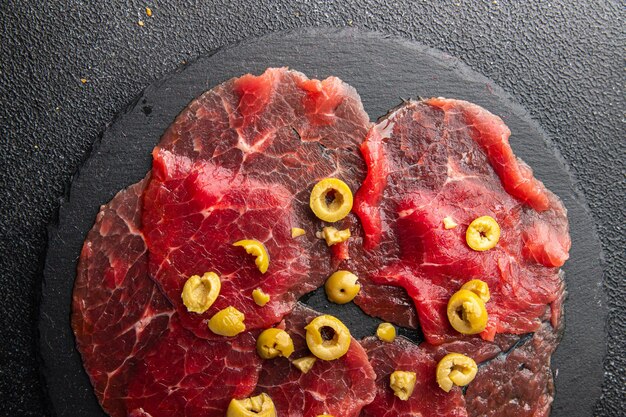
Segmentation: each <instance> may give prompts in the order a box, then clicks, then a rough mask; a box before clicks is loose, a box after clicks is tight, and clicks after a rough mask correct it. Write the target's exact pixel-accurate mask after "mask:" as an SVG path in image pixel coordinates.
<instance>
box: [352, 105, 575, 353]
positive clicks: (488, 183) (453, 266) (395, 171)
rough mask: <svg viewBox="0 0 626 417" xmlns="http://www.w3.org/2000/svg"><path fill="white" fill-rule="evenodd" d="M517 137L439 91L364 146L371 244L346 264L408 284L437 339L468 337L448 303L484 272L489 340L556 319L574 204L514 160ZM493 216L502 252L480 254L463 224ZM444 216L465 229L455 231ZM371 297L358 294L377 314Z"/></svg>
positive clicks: (375, 278)
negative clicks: (512, 140) (453, 321)
mask: <svg viewBox="0 0 626 417" xmlns="http://www.w3.org/2000/svg"><path fill="white" fill-rule="evenodd" d="M509 135H510V132H509V130H508V128H507V127H506V126H505V125H504V123H503V122H502V120H500V119H499V118H498V117H496V116H494V115H492V114H491V113H489V112H487V111H486V110H484V109H482V108H480V107H478V106H476V105H473V104H470V103H467V102H463V101H458V100H446V99H430V100H427V101H425V102H408V103H406V104H404V105H403V106H401V107H399V108H398V109H396V110H395V111H393V112H391V113H390V114H389V115H388V116H387V117H386V118H385V119H383V120H382V121H380V122H379V123H378V124H377V125H376V126H375V127H373V128H372V129H371V131H370V132H369V134H368V137H367V139H366V141H365V143H364V144H363V146H362V151H363V153H364V155H365V159H366V161H367V163H368V175H367V178H366V180H365V182H364V184H363V186H362V187H361V189H360V190H359V191H358V193H357V195H356V197H355V209H354V210H355V212H356V213H357V214H358V216H359V218H360V219H361V221H362V225H363V229H364V232H365V241H364V252H363V253H362V254H358V255H357V256H353V257H351V259H350V260H348V261H346V262H345V263H344V265H345V267H347V268H350V269H352V270H354V271H357V272H358V275H359V276H360V277H361V278H362V279H367V280H371V281H372V282H373V283H376V284H384V285H395V286H400V287H403V288H404V289H405V290H406V291H407V292H408V294H409V296H410V297H411V298H412V299H413V302H414V304H415V306H416V308H417V315H418V318H419V323H420V327H421V328H422V330H423V332H424V335H425V337H426V340H428V341H429V342H431V343H434V344H438V343H442V342H444V341H450V340H454V339H456V338H458V337H459V334H458V333H457V332H455V331H454V330H453V329H452V327H451V326H450V325H449V323H448V319H447V316H446V305H447V301H448V299H449V298H450V296H451V295H452V294H453V293H454V292H456V291H457V290H458V289H459V288H460V287H461V285H462V284H463V283H465V282H467V281H469V280H471V279H481V280H484V281H486V282H487V283H488V285H489V288H490V290H491V294H492V298H491V300H490V301H489V302H488V303H487V310H488V312H489V322H488V325H487V329H486V330H485V331H484V332H483V333H482V334H481V336H482V337H483V338H485V339H487V340H493V338H494V336H495V334H496V333H516V334H522V333H527V332H532V331H536V330H538V329H539V327H540V326H541V318H542V317H543V315H544V313H545V312H546V309H547V308H549V306H551V305H552V307H554V308H553V309H552V310H553V311H552V314H553V318H554V323H553V324H555V325H556V317H558V316H559V311H558V310H559V306H560V304H561V300H562V298H561V295H562V293H563V292H562V287H563V281H562V277H561V274H560V270H559V267H560V266H561V265H563V263H564V262H565V260H566V259H567V257H568V250H569V247H570V239H569V234H568V225H567V218H566V210H565V208H564V207H563V205H562V204H561V202H560V201H559V200H558V198H557V197H556V196H554V195H553V194H552V193H551V192H549V191H548V190H547V189H546V188H545V187H544V186H543V184H542V183H541V182H539V181H538V180H536V179H535V178H534V177H533V176H532V171H531V170H530V168H528V167H527V166H526V165H524V164H523V162H521V161H520V160H518V159H516V158H515V156H514V155H513V153H512V151H511V148H510V146H509V144H508V137H509ZM484 215H489V216H492V217H494V218H495V219H496V220H497V221H498V223H499V225H500V227H501V229H502V234H501V237H500V241H499V243H498V245H497V246H496V247H495V248H494V249H491V250H489V251H485V252H477V251H473V250H472V249H470V248H469V247H468V246H467V244H466V242H465V232H466V229H467V226H468V225H469V223H471V221H472V220H474V219H475V218H477V217H480V216H484ZM445 217H450V218H451V219H453V220H454V222H456V223H457V224H458V226H457V227H455V228H452V229H445V228H444V225H443V219H444V218H445ZM367 289H368V287H365V290H367ZM361 297H362V298H361V299H360V300H363V299H365V300H369V301H370V302H368V303H364V302H360V300H359V299H357V303H358V304H359V305H360V306H361V307H362V308H363V309H365V310H366V311H367V312H369V313H372V314H376V310H377V308H378V307H376V303H372V302H371V300H372V298H375V297H376V294H371V293H369V294H364V295H362V296H361ZM382 302H383V300H381V303H382ZM385 308H387V309H389V306H386V307H385ZM394 308H395V307H394ZM397 308H398V309H401V308H402V307H401V306H398V307H397Z"/></svg>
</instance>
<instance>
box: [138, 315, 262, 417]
mask: <svg viewBox="0 0 626 417" xmlns="http://www.w3.org/2000/svg"><path fill="white" fill-rule="evenodd" d="M260 369H261V359H260V358H259V357H258V356H257V354H256V339H255V337H254V334H253V333H251V332H245V333H242V334H240V335H239V336H237V337H235V338H232V339H228V340H226V338H222V340H210V341H207V340H203V339H200V338H198V337H196V336H195V335H194V334H193V333H191V332H190V331H189V330H187V329H185V328H183V326H182V325H181V324H180V321H179V320H178V316H177V315H175V316H174V317H172V320H171V321H170V326H169V329H168V332H167V333H165V334H163V335H162V336H161V339H160V341H159V343H157V344H155V345H153V347H152V349H150V351H149V352H148V353H147V354H146V355H145V356H144V358H143V360H142V361H140V362H139V363H138V364H137V365H136V367H135V368H134V369H133V370H132V372H130V375H131V377H130V378H129V379H130V381H129V387H128V397H127V400H126V403H127V409H128V411H129V412H130V413H131V414H132V413H133V412H134V413H138V415H139V416H141V415H142V414H140V413H139V412H140V411H141V412H143V413H147V415H149V416H151V417H171V416H177V417H223V416H224V415H226V409H227V408H228V404H229V403H230V401H231V400H232V399H233V398H245V397H247V396H249V395H250V394H251V393H252V391H253V390H254V388H255V387H256V383H257V380H258V377H259V371H260Z"/></svg>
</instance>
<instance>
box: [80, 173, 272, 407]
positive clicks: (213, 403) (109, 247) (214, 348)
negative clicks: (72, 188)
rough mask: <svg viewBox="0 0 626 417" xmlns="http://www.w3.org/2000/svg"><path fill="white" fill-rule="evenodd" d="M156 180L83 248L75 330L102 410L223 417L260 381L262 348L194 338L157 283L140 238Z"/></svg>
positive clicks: (113, 212) (100, 221)
mask: <svg viewBox="0 0 626 417" xmlns="http://www.w3.org/2000/svg"><path fill="white" fill-rule="evenodd" d="M145 185H146V180H143V181H142V182H140V183H138V184H135V185H133V186H131V187H129V188H128V189H126V190H123V191H121V192H120V193H118V194H117V195H116V196H115V198H113V200H111V202H110V203H109V204H107V205H105V206H103V207H102V208H101V210H100V213H99V214H98V217H97V218H96V223H95V225H94V227H93V228H92V229H91V231H90V232H89V234H88V236H87V239H86V240H85V243H84V245H83V251H82V253H81V258H80V262H79V266H78V274H77V278H76V281H75V286H74V294H73V308H72V328H73V330H74V334H75V335H76V342H77V347H78V350H79V351H80V353H81V355H82V358H83V363H84V365H85V370H86V371H87V374H88V375H89V377H90V379H91V382H92V384H93V386H94V390H95V393H96V396H97V397H98V400H99V401H100V404H101V405H102V408H103V409H104V410H105V411H106V412H107V413H108V414H109V415H111V416H112V417H126V416H128V415H132V416H151V417H159V416H171V415H176V416H188V417H196V416H203V417H206V416H216V417H217V416H219V417H222V416H223V415H224V413H225V410H226V407H227V405H228V402H230V400H231V398H233V397H236V396H237V397H246V396H248V395H249V394H250V393H251V392H252V391H253V390H254V388H255V386H256V381H257V378H258V375H259V371H260V359H259V358H258V356H257V355H256V346H255V343H256V342H255V338H254V335H253V334H251V333H244V334H242V335H241V336H240V337H238V338H235V339H231V340H229V341H228V342H226V341H225V340H221V341H214V342H208V341H205V340H201V339H198V338H197V337H196V336H194V335H193V333H191V332H189V331H188V330H186V329H184V328H183V327H182V326H181V324H180V321H179V319H178V317H177V315H176V313H175V312H174V309H173V308H172V306H171V305H170V304H169V302H168V301H167V300H166V299H165V297H164V296H163V295H161V293H160V291H159V290H158V288H157V286H156V285H155V284H154V283H153V281H152V280H150V278H149V277H148V255H147V252H146V245H145V243H144V239H143V236H142V235H141V233H140V232H139V229H140V220H141V198H140V196H141V194H142V193H143V191H144V189H145Z"/></svg>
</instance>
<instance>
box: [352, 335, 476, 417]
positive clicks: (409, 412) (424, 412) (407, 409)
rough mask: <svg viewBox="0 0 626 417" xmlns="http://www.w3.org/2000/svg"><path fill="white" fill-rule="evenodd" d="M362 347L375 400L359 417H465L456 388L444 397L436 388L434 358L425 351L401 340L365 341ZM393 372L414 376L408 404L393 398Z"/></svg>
mask: <svg viewBox="0 0 626 417" xmlns="http://www.w3.org/2000/svg"><path fill="white" fill-rule="evenodd" d="M361 344H362V345H363V347H364V348H365V350H366V351H367V354H368V356H369V359H370V362H371V364H372V367H373V368H374V372H376V398H374V401H372V402H371V403H370V404H369V405H366V406H365V407H364V408H363V411H362V412H361V416H362V417H413V416H447V417H467V411H466V409H465V399H464V398H463V393H462V391H461V390H460V389H459V388H458V387H455V388H453V389H452V390H451V391H450V392H448V393H446V392H444V391H443V390H442V389H441V388H439V386H438V385H437V380H436V377H435V369H436V368H437V358H436V356H435V355H434V354H433V353H432V352H430V351H429V350H428V349H424V348H422V347H421V346H417V345H415V344H414V343H412V342H410V341H409V340H408V339H405V338H404V337H398V338H396V340H395V341H394V342H393V343H386V342H382V341H380V340H378V339H377V338H375V337H368V338H366V339H364V340H363V341H362V342H361ZM395 371H406V372H415V374H416V377H417V380H416V383H415V388H414V390H413V394H412V395H411V396H410V397H409V399H408V400H405V401H403V400H401V399H400V398H398V397H396V396H395V395H394V392H393V390H392V389H391V387H390V384H389V381H390V376H391V374H392V373H393V372H395Z"/></svg>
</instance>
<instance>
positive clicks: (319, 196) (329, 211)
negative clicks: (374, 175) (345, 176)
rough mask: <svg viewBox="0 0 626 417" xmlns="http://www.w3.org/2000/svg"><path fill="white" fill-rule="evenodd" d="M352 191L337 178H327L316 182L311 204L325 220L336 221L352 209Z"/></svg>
mask: <svg viewBox="0 0 626 417" xmlns="http://www.w3.org/2000/svg"><path fill="white" fill-rule="evenodd" d="M352 202H353V198H352V191H350V187H348V185H347V184H346V183H345V182H343V181H341V180H340V179H337V178H325V179H323V180H321V181H320V182H318V183H317V184H315V186H314V187H313V190H312V191H311V197H310V199H309V205H310V207H311V210H313V213H314V214H315V215H316V216H317V217H318V218H319V219H321V220H324V221H325V222H330V223H332V222H336V221H339V220H341V219H343V218H344V217H346V216H347V215H348V213H350V210H352Z"/></svg>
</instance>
